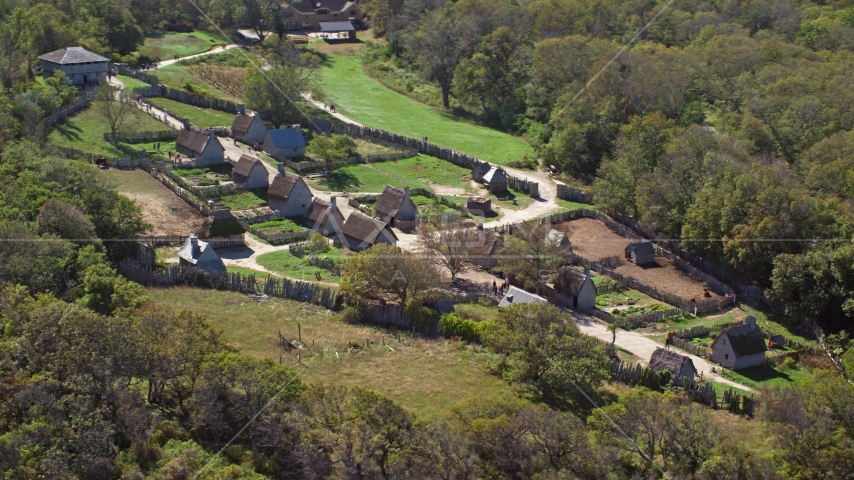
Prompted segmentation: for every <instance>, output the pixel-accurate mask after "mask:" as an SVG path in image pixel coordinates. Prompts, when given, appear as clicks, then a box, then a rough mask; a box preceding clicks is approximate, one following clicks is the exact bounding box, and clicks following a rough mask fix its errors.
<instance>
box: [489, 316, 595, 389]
mask: <svg viewBox="0 0 854 480" xmlns="http://www.w3.org/2000/svg"><path fill="white" fill-rule="evenodd" d="M495 323H496V325H495V327H494V328H491V329H489V330H488V331H487V332H485V333H484V334H483V335H482V336H483V339H484V345H485V346H487V347H489V348H492V349H495V351H496V352H498V353H501V354H503V355H504V357H503V359H502V360H501V362H500V363H499V364H498V365H497V366H496V369H497V371H498V373H500V374H501V376H502V377H503V378H504V379H505V380H506V381H508V382H510V383H521V384H523V385H525V386H526V387H528V388H529V389H531V390H532V391H533V392H535V393H537V394H538V395H540V396H541V397H542V398H543V399H545V400H546V401H548V402H551V403H553V404H559V405H560V404H564V403H567V402H569V401H572V400H577V399H579V398H583V397H581V395H580V393H579V392H578V390H577V389H576V385H577V386H578V387H579V388H581V390H583V391H584V392H586V393H587V394H588V395H589V394H591V393H595V392H596V391H597V390H598V389H599V387H600V386H601V384H602V382H604V381H605V380H607V379H608V378H609V376H610V369H609V368H610V367H609V366H608V365H609V364H608V356H607V355H606V354H605V350H604V349H603V347H602V346H601V345H598V344H596V343H595V340H594V339H593V338H591V337H588V336H586V335H583V334H582V333H581V331H580V330H579V329H578V327H577V326H576V325H575V323H574V322H573V320H572V318H571V317H570V316H569V315H568V314H566V313H562V312H561V311H560V310H558V309H556V308H555V307H553V306H551V305H549V304H546V303H531V304H514V305H512V306H510V307H507V308H503V309H501V310H500V311H499V314H498V318H497V319H496V321H495Z"/></svg>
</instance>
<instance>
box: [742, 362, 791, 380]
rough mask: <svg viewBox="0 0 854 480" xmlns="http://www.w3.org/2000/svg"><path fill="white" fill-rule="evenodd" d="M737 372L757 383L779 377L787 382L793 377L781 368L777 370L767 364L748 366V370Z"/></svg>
mask: <svg viewBox="0 0 854 480" xmlns="http://www.w3.org/2000/svg"><path fill="white" fill-rule="evenodd" d="M736 373H737V374H738V375H741V376H742V377H745V378H748V379H750V380H753V381H754V382H757V383H762V382H768V381H773V380H778V379H781V380H784V381H786V382H791V381H792V378H791V377H789V375H788V374H786V373H784V372H781V371H780V370H777V369H775V368H771V367H769V366H767V365H762V366H760V367H753V368H748V369H746V370H739V371H738V372H736Z"/></svg>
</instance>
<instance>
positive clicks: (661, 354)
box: [649, 347, 697, 377]
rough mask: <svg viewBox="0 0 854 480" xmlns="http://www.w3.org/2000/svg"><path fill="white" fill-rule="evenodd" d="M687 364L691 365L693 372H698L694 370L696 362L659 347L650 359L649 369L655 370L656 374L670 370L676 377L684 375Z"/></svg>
mask: <svg viewBox="0 0 854 480" xmlns="http://www.w3.org/2000/svg"><path fill="white" fill-rule="evenodd" d="M686 364H690V366H691V368H692V369H693V371H695V372H696V371H697V369H696V368H694V362H693V361H692V360H691V358H689V357H687V356H685V355H680V354H679V353H677V352H675V351H673V350H668V349H666V348H661V347H658V348H656V349H655V351H654V352H652V357H650V359H649V368H651V369H653V370H654V371H656V372H660V371H662V370H665V369H667V370H670V371H671V372H673V376H674V377H676V376H677V375H680V374H682V373H684V372H683V371H684V368H685V366H686Z"/></svg>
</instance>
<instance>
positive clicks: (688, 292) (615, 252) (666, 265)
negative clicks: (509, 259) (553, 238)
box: [554, 218, 719, 301]
mask: <svg viewBox="0 0 854 480" xmlns="http://www.w3.org/2000/svg"><path fill="white" fill-rule="evenodd" d="M554 228H556V229H558V230H560V231H562V232H566V234H567V235H569V240H570V242H572V251H573V252H575V253H576V254H578V255H580V256H582V257H584V258H586V259H588V260H594V261H596V260H600V259H602V258H605V257H613V256H616V257H618V258H619V264H620V266H619V267H618V268H617V269H616V270H617V272H619V273H621V274H623V275H626V276H629V277H633V278H636V279H638V280H639V281H640V282H642V283H644V284H646V285H649V286H652V287H655V288H657V289H659V290H663V291H665V292H667V293H670V294H672V295H678V296H680V297H682V298H684V299H686V300H687V299H690V298H691V297H695V298H696V299H697V301H701V300H702V299H703V288H704V287H708V286H709V285H708V284H706V283H704V282H701V281H699V280H697V279H695V278H693V277H691V276H690V275H688V274H687V273H685V272H683V271H682V270H679V269H678V268H676V265H674V264H673V262H671V261H670V260H668V259H666V258H664V257H655V264H650V265H643V266H638V265H635V264H633V263H629V262H628V261H626V259H625V249H626V246H628V245H629V243H631V240H629V239H628V238H625V237H623V236H621V235H619V234H617V233H616V232H614V231H613V230H611V229H610V228H608V227H607V226H606V225H605V224H604V223H602V222H600V221H599V220H595V219H592V218H581V219H578V220H572V221H569V222H563V223H559V224H555V225H554ZM709 291H710V293H711V295H712V298H718V297H719V295H716V294H715V293H714V292H712V291H711V289H710V290H709Z"/></svg>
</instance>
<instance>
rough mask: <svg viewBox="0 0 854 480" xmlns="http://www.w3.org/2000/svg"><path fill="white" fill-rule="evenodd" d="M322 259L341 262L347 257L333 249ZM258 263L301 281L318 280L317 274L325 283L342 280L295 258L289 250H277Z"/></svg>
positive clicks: (264, 256)
mask: <svg viewBox="0 0 854 480" xmlns="http://www.w3.org/2000/svg"><path fill="white" fill-rule="evenodd" d="M319 256H320V257H321V258H323V257H324V256H326V257H327V258H328V259H329V260H333V261H340V260H344V259H345V258H346V256H345V255H344V253H343V252H342V251H340V250H339V249H332V250H330V251H329V252H328V253H325V254H321V255H319ZM258 263H259V264H261V265H262V266H263V267H264V268H266V269H268V270H272V271H274V272H277V273H280V274H282V275H284V276H286V277H290V278H297V279H300V280H312V281H316V280H317V273H318V272H319V273H320V277H321V278H320V279H321V281H323V282H335V283H337V282H338V281H339V280H341V277H339V276H337V275H333V273H332V272H330V271H329V270H325V269H323V268H319V267H315V266H314V265H311V264H310V263H308V260H307V259H305V258H299V257H295V256H293V255H292V254H291V252H290V251H289V250H277V251H275V252H270V253H265V254H264V255H260V256H259V257H258Z"/></svg>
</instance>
